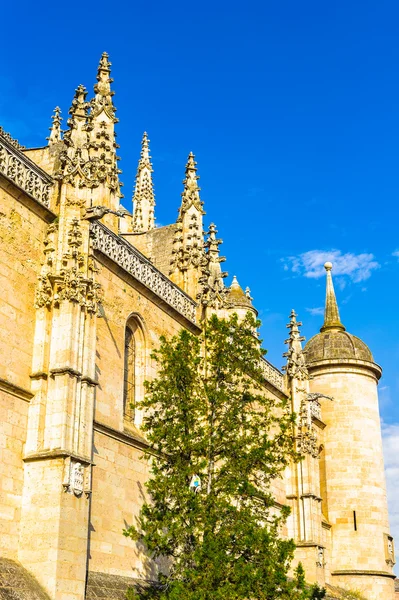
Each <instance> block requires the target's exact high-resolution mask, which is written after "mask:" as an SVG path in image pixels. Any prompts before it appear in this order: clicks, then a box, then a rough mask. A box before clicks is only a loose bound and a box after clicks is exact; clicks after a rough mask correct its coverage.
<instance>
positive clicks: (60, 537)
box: [19, 53, 120, 600]
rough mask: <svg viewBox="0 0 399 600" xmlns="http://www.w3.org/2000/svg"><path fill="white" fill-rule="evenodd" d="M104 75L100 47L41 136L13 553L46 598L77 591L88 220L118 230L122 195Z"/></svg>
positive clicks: (90, 286)
mask: <svg viewBox="0 0 399 600" xmlns="http://www.w3.org/2000/svg"><path fill="white" fill-rule="evenodd" d="M109 75H110V63H109V61H108V56H107V54H106V53H104V54H103V55H102V57H101V60H100V65H99V68H98V75H97V84H96V85H95V88H94V89H95V97H94V98H93V100H92V101H91V102H87V101H86V95H87V92H86V90H85V88H84V87H83V86H79V87H78V88H77V90H76V94H75V97H74V99H73V102H72V106H71V109H70V118H69V120H68V130H67V131H66V132H65V134H64V138H63V140H61V133H60V114H59V110H57V109H56V112H55V115H54V117H53V126H52V128H51V134H50V137H49V152H50V153H51V152H53V155H52V156H53V159H54V168H53V171H54V172H55V173H54V174H55V176H56V177H57V180H58V186H57V189H56V193H55V195H54V198H53V199H52V207H51V208H52V209H53V210H54V212H56V214H58V217H57V219H56V220H55V221H54V223H52V224H50V225H49V227H48V231H47V237H46V240H45V244H44V261H43V266H42V271H41V275H40V278H39V282H38V286H37V291H36V304H35V305H36V329H35V339H34V356H33V365H32V375H31V379H32V392H33V393H34V397H33V399H32V402H31V404H30V407H29V419H28V433H27V440H26V446H25V457H24V462H25V474H24V492H23V503H22V513H21V536H20V549H19V558H20V560H21V562H22V563H23V565H24V566H25V567H27V568H28V569H29V570H30V571H31V572H32V573H33V574H34V575H35V577H36V578H37V580H38V581H39V582H40V583H41V584H42V585H43V586H44V588H45V589H46V590H47V591H48V593H49V594H50V596H51V598H52V599H53V600H61V599H62V600H65V599H68V600H82V598H84V593H85V581H86V568H87V536H88V526H89V523H88V520H89V504H90V494H91V468H92V443H93V442H92V440H93V410H94V395H95V387H96V385H97V383H96V374H95V353H96V319H97V311H98V302H99V300H100V297H101V289H100V286H99V284H98V283H97V282H96V274H97V267H96V264H95V260H94V256H93V251H92V245H91V238H90V233H89V229H90V220H93V219H98V218H101V217H103V216H105V218H106V219H108V226H109V227H111V228H114V230H115V229H117V227H118V224H117V219H118V214H119V213H118V207H119V198H120V192H119V189H120V183H119V179H118V174H119V169H118V167H117V160H118V157H117V156H116V147H117V144H116V141H115V134H114V124H115V122H116V121H117V119H116V118H115V108H114V105H113V102H112V95H113V92H111V89H110V83H111V81H112V80H111V79H110V76H109ZM54 149H56V151H54Z"/></svg>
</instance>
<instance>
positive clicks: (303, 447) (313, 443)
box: [297, 397, 319, 458]
mask: <svg viewBox="0 0 399 600" xmlns="http://www.w3.org/2000/svg"><path fill="white" fill-rule="evenodd" d="M311 407H312V401H308V399H307V398H306V397H305V398H304V399H303V400H302V402H301V410H300V415H299V423H298V436H297V443H298V452H300V453H301V454H310V455H311V456H313V458H318V457H319V444H318V440H317V435H316V431H315V428H314V426H313V423H312V408H311Z"/></svg>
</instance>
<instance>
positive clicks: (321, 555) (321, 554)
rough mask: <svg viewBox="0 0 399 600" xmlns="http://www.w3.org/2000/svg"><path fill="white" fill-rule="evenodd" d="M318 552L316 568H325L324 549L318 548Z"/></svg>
mask: <svg viewBox="0 0 399 600" xmlns="http://www.w3.org/2000/svg"><path fill="white" fill-rule="evenodd" d="M316 552H317V555H316V567H322V568H323V567H325V564H326V563H325V560H324V548H323V547H322V546H317V548H316Z"/></svg>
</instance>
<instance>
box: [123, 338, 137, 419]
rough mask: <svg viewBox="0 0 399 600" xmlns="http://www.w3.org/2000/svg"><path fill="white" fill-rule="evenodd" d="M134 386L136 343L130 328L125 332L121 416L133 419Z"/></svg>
mask: <svg viewBox="0 0 399 600" xmlns="http://www.w3.org/2000/svg"><path fill="white" fill-rule="evenodd" d="M135 385H136V343H135V339H134V333H133V331H132V330H131V329H130V327H126V331H125V365H124V378H123V414H124V416H125V417H132V418H134V409H135Z"/></svg>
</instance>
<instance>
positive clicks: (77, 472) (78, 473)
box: [70, 462, 84, 496]
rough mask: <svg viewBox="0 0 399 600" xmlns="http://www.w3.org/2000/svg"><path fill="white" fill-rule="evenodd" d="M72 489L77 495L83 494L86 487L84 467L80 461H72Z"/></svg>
mask: <svg viewBox="0 0 399 600" xmlns="http://www.w3.org/2000/svg"><path fill="white" fill-rule="evenodd" d="M70 486H71V490H72V492H73V493H74V494H75V496H81V495H82V494H83V489H84V467H83V465H82V464H81V463H80V462H71V483H70Z"/></svg>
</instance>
